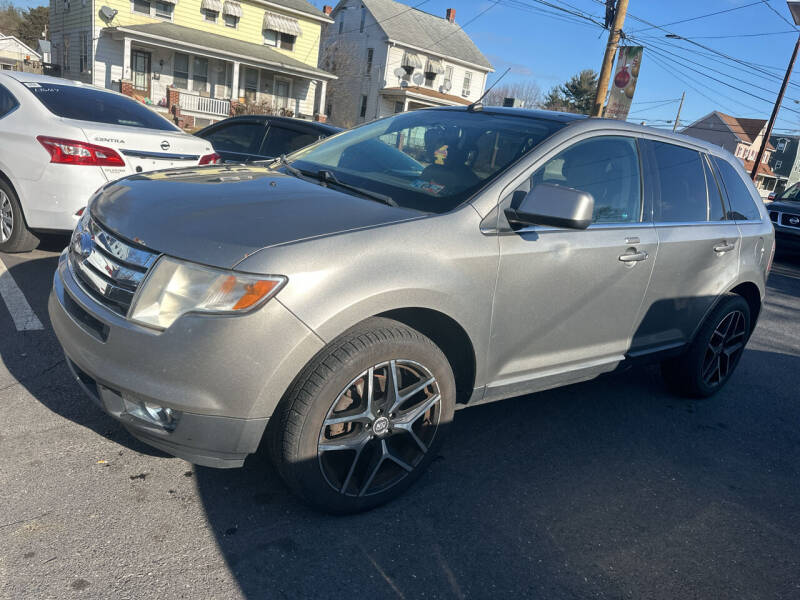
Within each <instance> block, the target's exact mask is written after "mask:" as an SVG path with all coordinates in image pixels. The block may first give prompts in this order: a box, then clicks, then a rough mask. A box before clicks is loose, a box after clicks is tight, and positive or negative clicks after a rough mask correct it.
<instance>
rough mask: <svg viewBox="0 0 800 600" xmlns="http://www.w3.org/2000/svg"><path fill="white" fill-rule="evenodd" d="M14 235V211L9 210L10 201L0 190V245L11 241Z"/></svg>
mask: <svg viewBox="0 0 800 600" xmlns="http://www.w3.org/2000/svg"><path fill="white" fill-rule="evenodd" d="M12 233H14V211H13V210H12V209H11V199H10V198H9V197H8V194H6V193H5V192H4V191H3V190H0V244H3V243H5V242H7V241H8V240H10V239H11V234H12Z"/></svg>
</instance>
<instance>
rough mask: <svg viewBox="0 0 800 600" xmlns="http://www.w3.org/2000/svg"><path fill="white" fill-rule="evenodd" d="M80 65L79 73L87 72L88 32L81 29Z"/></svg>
mask: <svg viewBox="0 0 800 600" xmlns="http://www.w3.org/2000/svg"><path fill="white" fill-rule="evenodd" d="M80 52H81V54H80V66H81V73H88V72H89V33H88V32H86V31H81V47H80Z"/></svg>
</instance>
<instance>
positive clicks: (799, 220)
mask: <svg viewBox="0 0 800 600" xmlns="http://www.w3.org/2000/svg"><path fill="white" fill-rule="evenodd" d="M789 223H791V224H792V225H797V224H800V219H798V218H797V217H791V218H790V219H789Z"/></svg>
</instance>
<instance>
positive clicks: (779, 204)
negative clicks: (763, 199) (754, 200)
mask: <svg viewBox="0 0 800 600" xmlns="http://www.w3.org/2000/svg"><path fill="white" fill-rule="evenodd" d="M767 210H780V211H782V212H793V213H800V202H796V201H791V200H773V201H772V202H770V203H769V204H767Z"/></svg>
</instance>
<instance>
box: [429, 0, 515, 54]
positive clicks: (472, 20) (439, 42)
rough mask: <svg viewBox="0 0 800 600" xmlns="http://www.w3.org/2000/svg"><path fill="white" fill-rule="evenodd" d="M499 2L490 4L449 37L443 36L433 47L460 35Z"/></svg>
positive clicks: (497, 0) (495, 0)
mask: <svg viewBox="0 0 800 600" xmlns="http://www.w3.org/2000/svg"><path fill="white" fill-rule="evenodd" d="M499 2H500V0H494V2H493V3H492V4H490V5H489V6H487V7H486V8H484V9H483V10H482V11H481V12H479V13H478V14H477V15H475V16H474V17H472V18H471V19H470V20H469V21H467V22H466V23H464V24H463V25H459V26H458V28H457V29H454V30H453V31H451V32H450V33H448V34H447V35H443V36H442V37H441V38H439V39H438V40H437V41H436V42H434V43H433V46H436V45H438V44H441V43H442V42H443V41H444V40H446V39H447V38H449V37H450V36H451V35H453V34H455V33H458V32H459V31H463V29H464V27H466V26H467V25H470V24H472V23H474V22H475V21H477V20H478V19H479V18H481V17H482V16H483V15H485V14H486V13H487V12H489V11H490V10H492V9H493V8H494V7H495V6H497V5H498V4H499ZM433 46H431V47H433Z"/></svg>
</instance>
